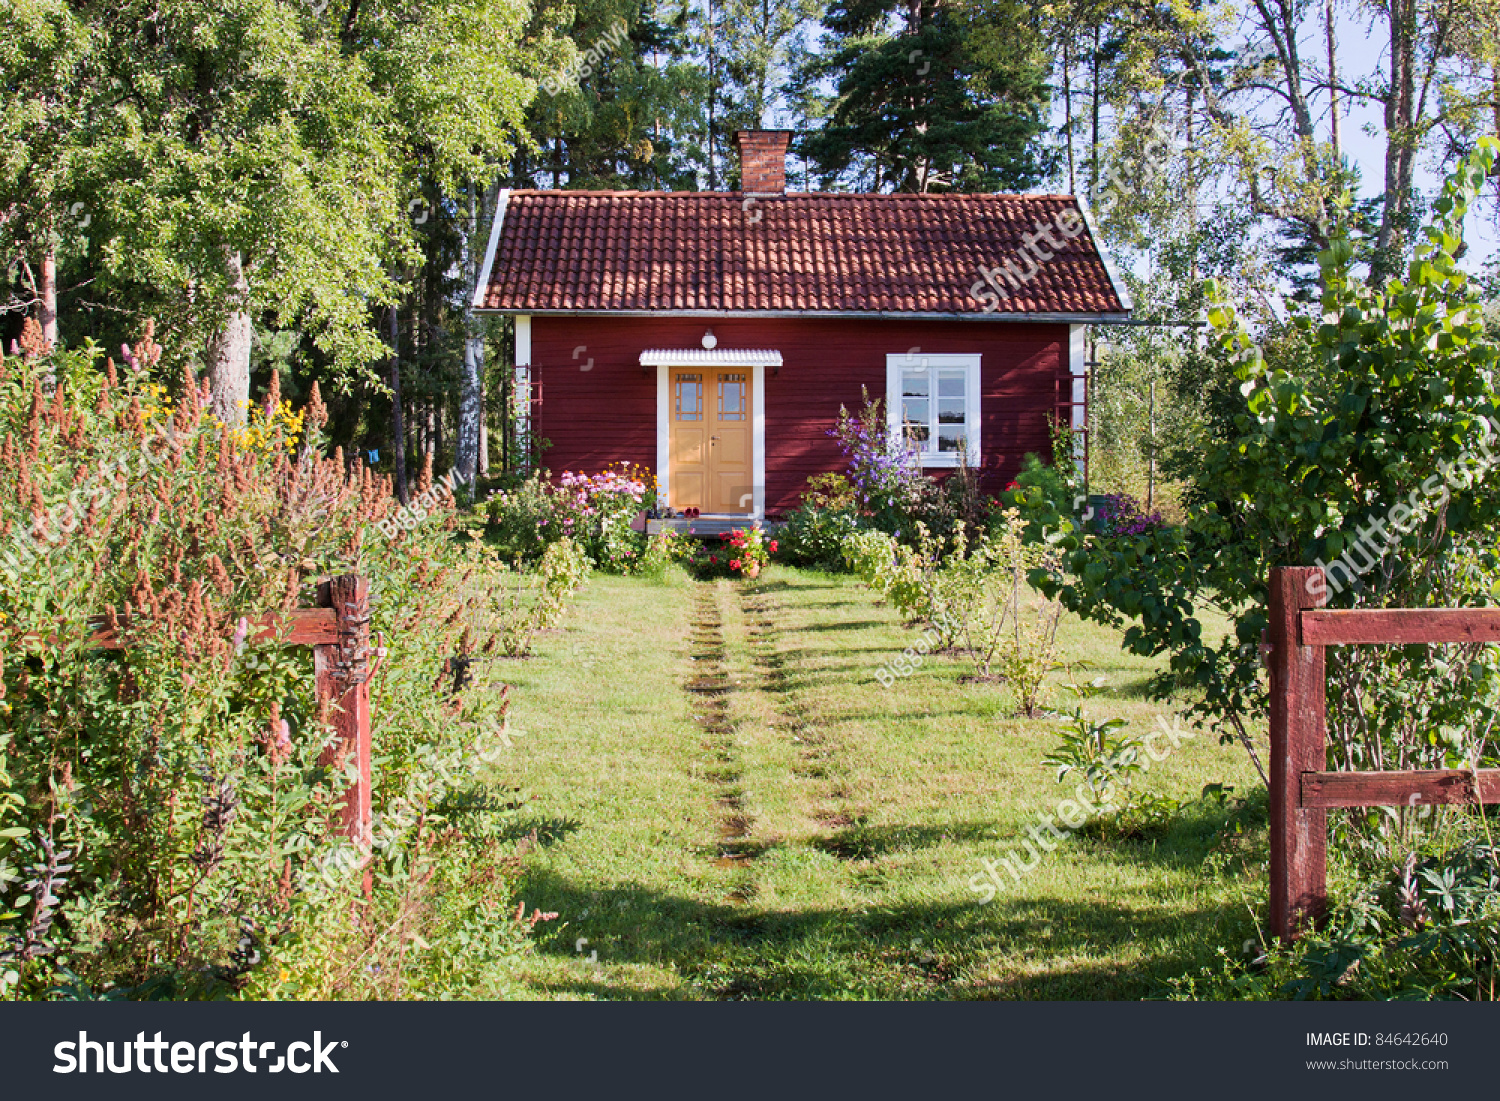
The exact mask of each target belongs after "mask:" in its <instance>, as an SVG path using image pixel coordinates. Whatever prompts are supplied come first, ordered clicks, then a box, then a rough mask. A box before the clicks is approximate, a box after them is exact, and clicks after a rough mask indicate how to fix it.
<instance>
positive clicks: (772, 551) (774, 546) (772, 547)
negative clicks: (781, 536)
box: [771, 539, 776, 554]
mask: <svg viewBox="0 0 1500 1101" xmlns="http://www.w3.org/2000/svg"><path fill="white" fill-rule="evenodd" d="M771 553H772V554H775V553H776V540H774V539H772V540H771Z"/></svg>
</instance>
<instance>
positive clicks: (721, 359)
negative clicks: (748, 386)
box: [641, 348, 781, 367]
mask: <svg viewBox="0 0 1500 1101" xmlns="http://www.w3.org/2000/svg"><path fill="white" fill-rule="evenodd" d="M641 366H642V367H780V366H781V353H780V352H773V351H771V350H770V349H768V348H743V349H741V348H713V349H708V348H647V349H646V350H645V351H644V352H642V353H641Z"/></svg>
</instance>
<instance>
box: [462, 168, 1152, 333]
mask: <svg viewBox="0 0 1500 1101" xmlns="http://www.w3.org/2000/svg"><path fill="white" fill-rule="evenodd" d="M1077 209H1078V205H1077V202H1076V201H1075V200H1074V199H1073V198H1072V197H1071V196H1067V195H836V194H788V195H782V196H772V197H770V198H765V197H761V198H754V199H750V198H745V197H742V196H740V195H733V194H725V193H721V192H690V193H682V192H661V191H605V192H597V191H513V192H511V193H510V197H509V202H508V204H507V206H506V210H505V218H504V222H503V225H502V226H501V231H500V236H499V240H498V243H497V244H496V245H495V246H494V248H495V255H494V256H493V258H492V260H491V263H490V276H489V282H488V285H487V286H486V288H485V289H484V292H483V294H482V295H481V296H479V300H478V301H477V302H476V305H478V306H480V307H482V308H484V309H490V310H502V311H509V312H517V313H543V312H546V311H549V310H557V311H568V312H572V311H580V312H607V311H615V310H627V311H638V312H639V311H647V312H654V311H663V310H686V311H699V310H701V311H713V312H718V311H728V312H738V311H766V312H778V313H780V312H788V311H797V312H802V311H806V312H811V313H845V312H856V313H921V314H928V313H937V314H970V315H983V314H984V313H985V311H984V308H983V307H984V303H983V302H981V301H979V300H978V299H977V298H975V297H974V296H972V295H971V294H970V293H969V292H970V288H971V287H972V286H973V285H974V284H975V282H976V281H978V280H980V279H981V278H982V277H981V275H980V273H979V268H980V266H981V265H983V266H985V267H987V268H994V267H995V266H996V265H999V264H1003V263H1005V262H1006V261H1009V260H1013V259H1014V260H1016V261H1017V262H1018V265H1020V266H1027V265H1021V264H1020V257H1021V256H1022V255H1023V249H1024V245H1023V237H1025V236H1027V235H1030V234H1032V233H1034V231H1035V230H1036V229H1037V228H1039V226H1042V225H1045V226H1049V227H1050V226H1054V225H1055V223H1054V219H1055V218H1056V217H1057V216H1058V215H1060V214H1062V213H1063V212H1064V211H1076V210H1077ZM1053 232H1054V240H1058V241H1062V242H1063V247H1062V248H1061V249H1060V250H1054V249H1052V248H1051V247H1050V246H1048V245H1047V244H1046V242H1045V241H1044V242H1043V247H1044V248H1045V249H1046V251H1048V252H1054V251H1055V253H1056V254H1055V255H1054V256H1053V257H1052V258H1051V259H1050V260H1046V261H1044V262H1041V263H1040V264H1039V267H1038V270H1037V272H1036V274H1035V276H1034V277H1033V278H1032V279H1030V280H1029V281H1027V282H1025V283H1024V284H1023V285H1022V286H1020V287H1019V288H1011V289H1010V297H1009V298H1007V299H1006V300H1004V301H1002V302H1000V304H999V306H998V307H997V308H996V309H995V310H993V311H992V313H995V314H1001V315H1015V314H1051V313H1064V314H1105V313H1124V312H1125V311H1126V310H1127V309H1128V308H1129V307H1128V305H1127V304H1125V303H1123V302H1122V301H1121V298H1120V295H1119V293H1118V292H1117V291H1116V289H1115V286H1114V284H1113V282H1112V281H1111V279H1110V274H1109V270H1108V268H1107V267H1106V265H1105V262H1104V260H1103V258H1102V257H1101V255H1100V253H1099V251H1098V249H1097V247H1096V246H1095V244H1094V241H1093V239H1092V234H1091V233H1090V231H1089V230H1087V229H1085V230H1083V231H1082V232H1081V233H1079V234H1078V235H1077V236H1076V237H1075V238H1073V239H1071V240H1066V239H1064V237H1063V235H1062V234H1061V233H1058V232H1057V231H1056V230H1055V229H1054V231H1053Z"/></svg>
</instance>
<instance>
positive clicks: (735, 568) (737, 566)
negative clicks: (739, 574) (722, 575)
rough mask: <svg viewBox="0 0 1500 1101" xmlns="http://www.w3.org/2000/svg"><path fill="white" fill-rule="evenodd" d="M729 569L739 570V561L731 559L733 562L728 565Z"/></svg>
mask: <svg viewBox="0 0 1500 1101" xmlns="http://www.w3.org/2000/svg"><path fill="white" fill-rule="evenodd" d="M729 568H730V569H731V570H737V569H739V568H740V560H739V559H738V558H736V559H733V560H732V561H731V562H730V563H729Z"/></svg>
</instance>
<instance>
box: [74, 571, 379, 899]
mask: <svg viewBox="0 0 1500 1101" xmlns="http://www.w3.org/2000/svg"><path fill="white" fill-rule="evenodd" d="M318 605H319V606H318V607H316V608H299V609H297V610H296V611H292V612H288V613H286V614H285V615H271V616H262V617H260V618H258V619H255V620H252V621H251V623H250V633H249V635H248V636H247V638H248V640H249V641H252V642H255V641H259V642H280V643H281V644H282V645H285V646H311V647H312V648H313V670H314V676H315V680H316V688H315V690H316V692H317V699H318V706H319V710H322V707H323V705H324V704H325V703H326V704H328V705H329V706H328V711H329V722H330V723H331V724H332V725H333V729H334V731H335V733H337V735H338V739H337V741H335V742H333V743H332V744H330V745H329V747H328V748H327V749H325V750H324V751H323V755H322V757H321V758H320V759H319V763H320V764H322V765H324V766H325V767H332V766H334V765H336V764H338V763H339V762H341V761H347V760H348V759H349V758H350V757H353V759H354V761H355V763H356V764H357V766H358V776H357V777H356V778H355V781H354V784H353V786H351V787H350V788H349V790H348V792H347V793H345V796H344V800H343V802H342V804H341V805H340V807H339V825H340V828H341V829H342V830H343V833H344V835H345V836H346V837H348V838H349V839H350V840H352V841H353V842H354V843H355V844H357V845H359V846H360V847H361V848H368V847H369V845H370V841H371V833H372V828H373V819H372V815H371V810H370V667H369V661H370V583H369V581H368V580H367V579H365V578H363V577H360V576H358V575H356V574H345V575H343V576H342V577H335V578H331V579H330V580H328V581H324V582H323V583H322V584H320V585H319V586H318ZM93 622H94V623H96V624H99V625H100V626H99V627H98V628H97V629H96V630H95V632H94V638H93V643H94V645H95V646H96V647H98V648H99V649H102V650H122V649H125V648H126V647H127V646H129V645H130V644H129V643H128V642H127V641H125V640H124V639H121V638H120V637H119V636H118V635H116V634H115V633H114V632H112V631H110V630H108V629H106V628H105V627H104V626H103V625H102V624H103V622H104V621H103V617H97V618H95V619H94V620H93ZM126 625H128V623H127V624H126ZM368 878H369V877H368V875H366V885H367V887H368Z"/></svg>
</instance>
